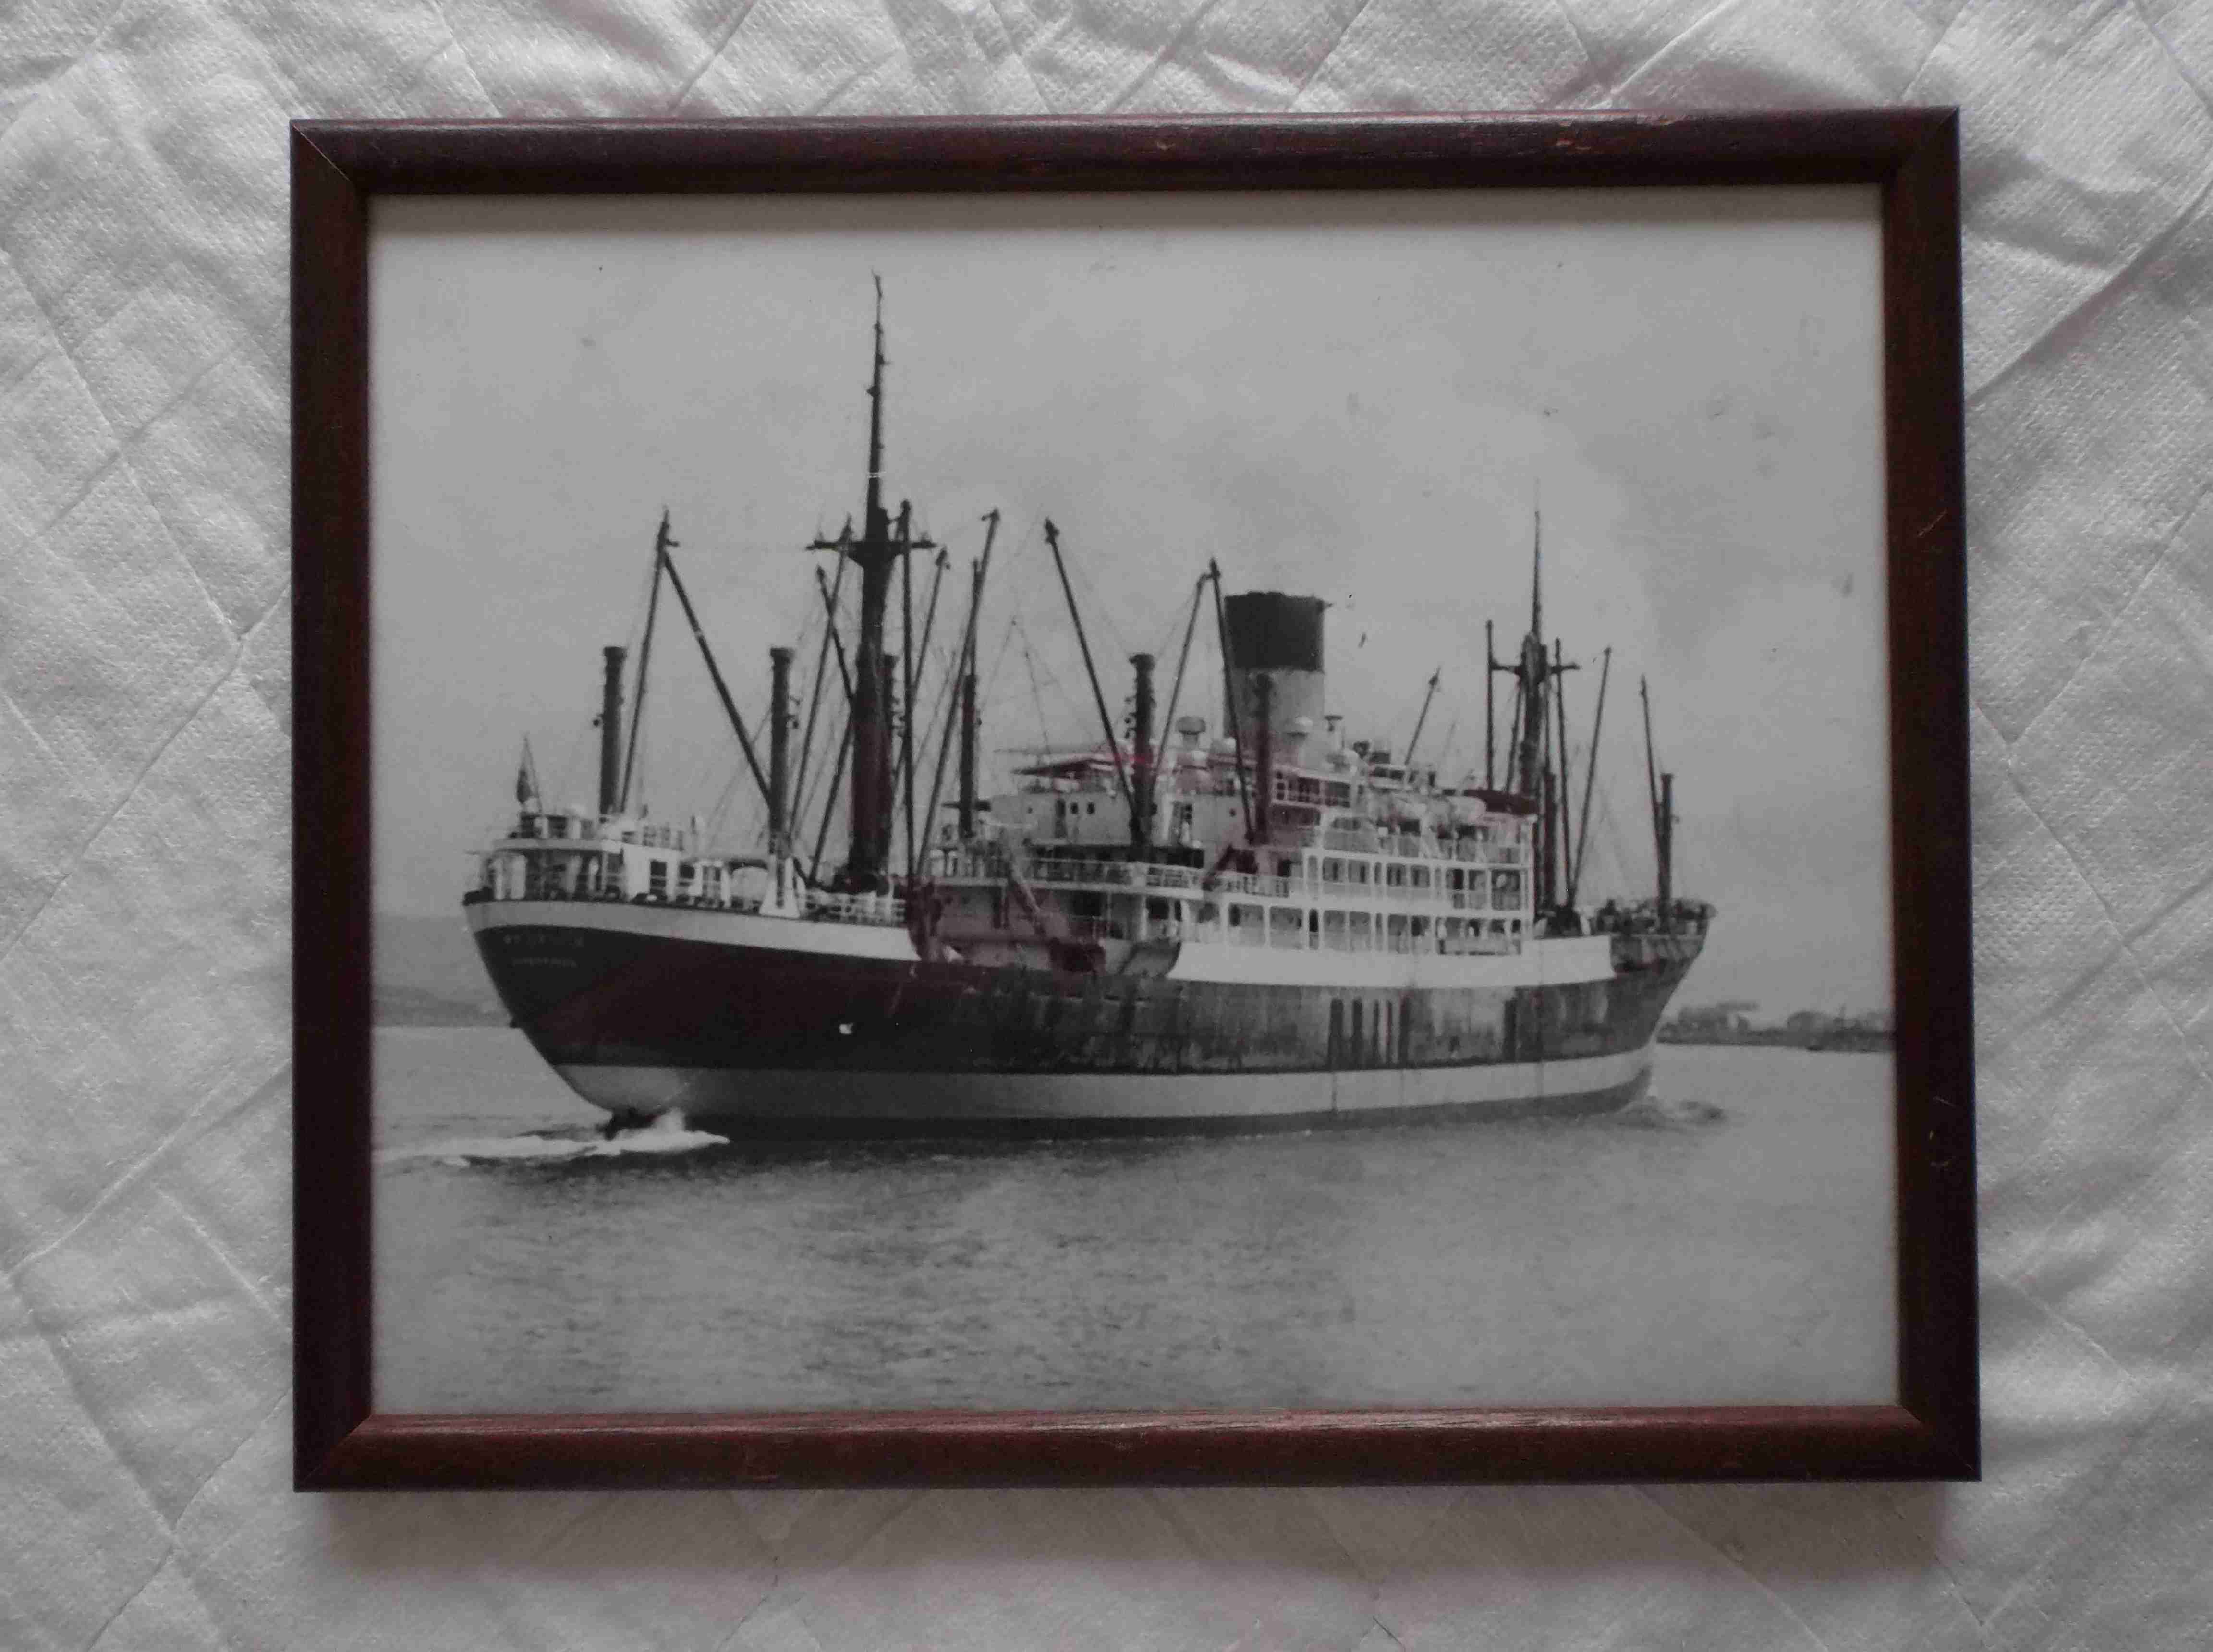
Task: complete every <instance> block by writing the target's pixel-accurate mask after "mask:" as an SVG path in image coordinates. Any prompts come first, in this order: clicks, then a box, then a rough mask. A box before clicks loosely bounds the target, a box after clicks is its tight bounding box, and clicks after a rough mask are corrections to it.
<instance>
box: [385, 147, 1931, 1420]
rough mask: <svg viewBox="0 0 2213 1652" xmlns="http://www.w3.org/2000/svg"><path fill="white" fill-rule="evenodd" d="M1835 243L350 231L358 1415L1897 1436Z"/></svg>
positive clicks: (1678, 198)
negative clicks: (360, 239) (370, 1389)
mask: <svg viewBox="0 0 2213 1652" xmlns="http://www.w3.org/2000/svg"><path fill="white" fill-rule="evenodd" d="M1876 214H1877V203H1876V199H1875V192H1874V191H1873V190H1871V189H1857V188H1838V189H1834V190H1831V189H1819V188H1790V189H1773V190H1766V189H1758V190H1756V189H1741V190H1722V189H1711V188H1708V189H1699V190H1695V191H1690V190H1686V191H1672V190H1635V191H1616V190H1591V191H1577V192H1437V191H1422V192H1405V193H1399V192H1379V193H1375V194H1364V193H1363V194H1272V195H1258V194H1256V195H1249V196H1248V195H1194V196H1161V195H1125V196H1084V197H1025V198H974V197H969V198H960V199H957V200H956V199H925V198H839V199H836V200H801V199H794V198H726V199H713V200H682V199H666V198H624V199H613V198H608V199H568V200H547V199H484V198H454V199H431V198H420V199H418V198H380V199H379V200H377V201H376V203H375V208H374V217H373V224H374V229H373V236H372V243H371V255H370V316H371V327H370V362H371V371H370V382H371V386H372V398H371V399H372V413H371V430H372V443H371V459H370V473H371V487H372V508H371V521H372V554H371V581H370V583H371V611H372V619H373V624H372V631H371V639H370V641H371V651H372V676H373V696H374V715H373V728H372V745H373V763H374V767H373V805H372V808H373V832H374V893H375V913H376V916H375V924H374V936H373V941H374V970H375V1006H376V1016H377V1027H376V1030H375V1058H374V1063H375V1066H374V1072H375V1076H374V1087H373V1088H374V1105H375V1136H376V1158H375V1172H374V1201H373V1208H374V1213H375V1264H374V1274H375V1314H374V1319H375V1374H374V1387H375V1406H376V1409H377V1410H378V1411H383V1412H424V1411H642V1410H716V1411H725V1410H744V1409H756V1408H774V1409H801V1410H840V1409H851V1408H881V1407H926V1408H956V1409H978V1408H985V1409H1014V1408H1044V1409H1086V1410H1091V1409H1102V1408H1103V1409H1120V1408H1137V1409H1150V1408H1182V1407H1189V1406H1200V1407H1225V1408H1250V1407H1274V1406H1332V1405H1425V1404H1435V1405H1576V1406H1582V1405H1622V1404H1625V1405H1693V1404H1717V1405H1736V1404H1762V1403H1773V1404H1820V1403H1848V1402H1881V1401H1887V1400H1890V1399H1893V1398H1894V1397H1895V1394H1896V1392H1897V1370H1896V1368H1897V1294H1896V1287H1895V1283H1894V1279H1895V1271H1896V1256H1897V1249H1896V1237H1895V1234H1896V1227H1895V1214H1896V1213H1895V1203H1894V1195H1893V1167H1894V1155H1895V1145H1896V1144H1895V1143H1894V1140H1893V1102H1894V1083H1893V1062H1892V1057H1891V1043H1892V1013H1893V996H1892V978H1891V958H1892V934H1891V925H1890V916H1889V915H1890V901H1891V886H1890V858H1889V849H1888V830H1889V820H1890V810H1891V804H1892V800H1891V796H1890V788H1889V781H1888V766H1887V761H1888V759H1887V741H1886V733H1885V730H1886V724H1887V704H1888V692H1889V691H1888V683H1887V670H1886V650H1885V645H1884V632H1885V625H1886V623H1887V605H1886V598H1885V589H1884V515H1883V509H1884V488H1883V480H1884V479H1883V452H1882V403H1881V338H1882V333H1881V280H1880V274H1881V243H1880V234H1879V229H1878V222H1877V216H1876Z"/></svg>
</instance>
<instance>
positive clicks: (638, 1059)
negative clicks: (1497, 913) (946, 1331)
mask: <svg viewBox="0 0 2213 1652" xmlns="http://www.w3.org/2000/svg"><path fill="white" fill-rule="evenodd" d="M469 918H470V923H471V926H472V929H474V930H475V931H476V934H477V941H478V945H479V949H480V950H481V952H482V954H483V956H484V959H485V965H486V966H487V968H488V969H489V971H490V972H491V977H492V979H493V981H494V983H495V984H497V987H498V990H499V991H500V994H501V997H502V998H503V1000H504V1001H505V1003H506V1004H507V1007H508V1009H509V1012H510V1014H511V1015H513V1016H514V1019H515V1025H516V1026H517V1027H520V1028H521V1030H522V1031H523V1032H524V1033H526V1035H527V1036H528V1037H529V1039H530V1040H531V1042H532V1043H533V1045H535V1046H536V1048H537V1049H538V1051H539V1052H540V1055H541V1056H543V1057H544V1058H545V1059H546V1061H547V1062H548V1064H551V1065H552V1067H553V1069H554V1070H555V1071H557V1072H558V1074H559V1075H560V1076H561V1077H562V1078H563V1079H564V1080H565V1081H566V1082H568V1083H569V1085H570V1087H571V1088H574V1089H575V1090H576V1093H577V1094H580V1095H581V1096H582V1097H583V1098H584V1099H585V1100H588V1101H589V1102H591V1103H592V1104H593V1105H594V1106H598V1107H600V1108H602V1109H604V1110H605V1111H607V1112H608V1113H611V1114H613V1115H615V1116H617V1117H618V1118H625V1117H643V1116H649V1115H654V1114H658V1113H665V1112H668V1111H669V1110H672V1109H674V1110H679V1111H681V1112H682V1113H684V1114H685V1115H686V1117H687V1118H688V1119H692V1120H693V1121H694V1122H697V1123H700V1124H703V1125H710V1127H712V1128H715V1129H716V1130H719V1131H725V1132H726V1133H731V1134H735V1135H741V1136H746V1137H855V1136H950V1135H1073V1134H1154V1133H1165V1132H1229V1131H1238V1132H1242V1131H1265V1130H1284V1129H1294V1130H1295V1129H1311V1128H1318V1127H1329V1126H1338V1125H1369V1124H1384V1123H1391V1122H1405V1121H1417V1120H1446V1119H1477V1118H1486V1117H1488V1118H1507V1117H1516V1116H1526V1115H1529V1114H1534V1113H1554V1114H1573V1113H1594V1112H1601V1111H1606V1110H1608V1109H1611V1108H1616V1107H1619V1106H1625V1105H1626V1104H1627V1103H1628V1102H1630V1101H1631V1100H1634V1099H1635V1098H1636V1097H1637V1095H1638V1094H1641V1093H1642V1092H1643V1089H1644V1088H1645V1086H1646V1084H1647V1083H1648V1082H1649V1077H1650V1072H1651V1062H1652V1043H1653V1033H1654V1031H1655V1028H1656V1027H1657V1025H1658V1022H1659V1019H1660V1015H1661V1012H1662V1010H1663V1009H1665V1007H1666V1004H1667V998H1668V997H1669V995H1670V994H1672V992H1673V990H1674V987H1675V985H1676V984H1677V983H1678V982H1679V981H1680V979H1681V977H1682V975H1683V973H1684V972H1685V971H1686V970H1687V969H1688V967H1689V966H1690V961H1691V960H1692V958H1693V957H1695V955H1696V951H1697V944H1696V942H1684V943H1680V944H1676V945H1673V946H1663V947H1660V948H1657V950H1656V951H1655V949H1654V948H1651V947H1649V946H1647V947H1645V948H1643V949H1642V950H1641V951H1639V952H1638V953H1637V955H1636V956H1634V957H1632V958H1630V959H1628V960H1626V961H1625V962H1609V949H1608V948H1607V946H1606V943H1604V942H1589V941H1584V942H1572V943H1569V944H1568V945H1567V946H1565V947H1561V948H1555V949H1554V952H1553V953H1552V954H1551V957H1552V966H1551V967H1552V970H1553V971H1554V972H1556V973H1558V974H1563V975H1570V976H1575V977H1577V978H1570V979H1549V980H1548V979H1543V978H1537V979H1532V978H1530V977H1531V976H1532V975H1535V976H1539V977H1541V976H1543V975H1544V974H1545V960H1544V956H1542V955H1539V956H1538V957H1535V958H1533V959H1470V960H1420V961H1419V962H1417V960H1412V959H1410V958H1403V957H1397V956H1393V955H1389V954H1384V955H1381V956H1378V955H1375V954H1369V955H1366V956H1364V957H1357V958H1353V957H1344V958H1333V957H1332V956H1330V955H1326V954H1302V953H1293V954H1275V953H1271V952H1269V951H1267V950H1265V949H1263V950H1259V951H1257V952H1253V953H1251V954H1242V955H1241V954H1235V953H1234V952H1230V951H1229V949H1225V948H1176V947H1174V946H1169V947H1166V948H1157V949H1149V950H1143V951H1141V952H1139V953H1137V954H1132V955H1131V957H1130V958H1129V959H1128V960H1126V962H1125V966H1124V967H1123V968H1122V969H1120V970H1119V972H1075V971H1063V970H1055V969H1049V968H1023V967H1014V966H988V967H987V966H978V965H971V964H966V963H962V962H960V961H958V960H925V959H924V958H922V957H920V956H918V954H916V952H915V949H914V947H913V945H912V943H911V942H910V941H909V939H908V937H907V936H906V935H905V933H904V932H903V931H900V930H890V929H884V928H881V927H864V926H857V925H839V924H814V923H804V922H800V921H796V920H791V919H777V918H768V917H759V916H752V915H738V914H731V913H728V912H713V911H686V910H681V909H664V908H640V907H636V906H631V905H623V904H620V903H612V904H601V903H591V902H573V903H571V902H558V901H555V902H503V903H485V904H480V905H474V906H472V907H471V908H470V909H469ZM1225 954H1228V955H1225ZM1593 960H1596V961H1595V962H1594V961H1593ZM1569 962H1572V963H1573V967H1571V968H1570V967H1568V966H1567V964H1568V963H1569Z"/></svg>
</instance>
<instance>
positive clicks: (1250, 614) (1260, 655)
mask: <svg viewBox="0 0 2213 1652" xmlns="http://www.w3.org/2000/svg"><path fill="white" fill-rule="evenodd" d="M1328 606H1329V605H1328V604H1327V603H1326V602H1324V601H1323V600H1321V599H1320V597H1317V596H1289V595H1286V594H1284V593H1283V592H1281V591H1243V592H1240V593H1239V594H1237V595H1235V596H1233V597H1227V598H1224V599H1223V600H1222V625H1223V630H1224V631H1225V632H1226V633H1227V635H1228V650H1229V661H1228V667H1229V696H1230V703H1229V708H1228V710H1229V715H1228V718H1227V719H1226V721H1227V722H1228V726H1229V727H1230V728H1235V729H1237V730H1239V731H1241V733H1242V734H1243V735H1244V737H1245V739H1246V740H1247V741H1252V740H1253V738H1254V737H1255V735H1256V734H1257V732H1258V729H1259V723H1258V722H1257V721H1256V713H1257V711H1258V710H1259V693H1258V692H1256V691H1257V682H1256V680H1257V679H1258V678H1259V675H1260V674H1262V673H1264V672H1265V673H1266V674H1268V675H1269V676H1270V677H1271V678H1272V679H1273V689H1272V692H1271V693H1270V695H1269V696H1268V698H1269V702H1270V704H1269V711H1268V731H1269V733H1270V734H1271V735H1272V736H1274V738H1275V739H1276V740H1277V741H1284V742H1291V741H1296V739H1297V738H1298V735H1300V733H1302V732H1305V731H1302V730H1299V729H1297V728H1295V724H1298V723H1301V722H1303V723H1305V725H1306V729H1307V730H1311V729H1313V728H1314V726H1315V725H1316V724H1318V723H1319V722H1320V721H1321V719H1322V684H1323V674H1322V646H1321V616H1322V610H1323V609H1325V608H1326V607H1328ZM1294 749H1295V747H1294Z"/></svg>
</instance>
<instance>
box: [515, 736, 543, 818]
mask: <svg viewBox="0 0 2213 1652" xmlns="http://www.w3.org/2000/svg"><path fill="white" fill-rule="evenodd" d="M535 796H538V765H536V764H535V763H533V762H532V761H531V760H530V736H529V735H524V736H523V737H522V762H521V765H519V766H518V767H517V768H516V769H515V802H517V803H520V804H524V805H527V804H528V803H529V802H530V800H531V799H532V798H533V797H535Z"/></svg>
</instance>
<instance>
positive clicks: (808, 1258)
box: [374, 1027, 1896, 1411]
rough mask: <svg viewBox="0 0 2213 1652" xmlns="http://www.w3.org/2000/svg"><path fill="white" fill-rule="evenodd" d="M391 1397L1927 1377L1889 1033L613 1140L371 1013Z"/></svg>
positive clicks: (1776, 1397) (1111, 1399)
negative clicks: (1903, 1243) (1503, 1094)
mask: <svg viewBox="0 0 2213 1652" xmlns="http://www.w3.org/2000/svg"><path fill="white" fill-rule="evenodd" d="M375 1059H376V1159H375V1244H376V1260H375V1316H374V1317H375V1347H376V1358H375V1379H374V1381H375V1405H376V1407H377V1409H378V1410H380V1411H614V1410H622V1411H635V1410H696V1409H708V1410H739V1409H750V1408H758V1407H769V1408H801V1409H808V1410H814V1409H833V1408H846V1407H879V1406H892V1407H905V1406H931V1407H935V1406H953V1407H989V1408H1000V1407H1016V1408H1027V1407H1049V1408H1094V1407H1107V1408H1115V1407H1132V1406H1134V1407H1147V1408H1149V1407H1163V1406H1189V1405H1198V1406H1231V1407H1237V1406H1274V1405H1366V1404H1389V1405H1420V1404H1424V1403H1436V1404H1441V1405H1467V1404H1497V1405H1548V1404H1561V1405H1603V1404H1614V1403H1619V1404H1635V1405H1683V1404H1698V1403H1707V1402H1711V1403H1716V1404H1757V1403H1764V1402H1774V1403H1790V1404H1816V1403H1831V1402H1862V1401H1883V1400H1887V1399H1892V1398H1893V1396H1894V1394H1895V1392H1896V1388H1895V1366H1896V1334H1895V1329H1894V1315H1895V1302H1896V1295H1895V1287H1894V1283H1893V1271H1894V1267H1895V1255H1896V1250H1895V1244H1894V1221H1893V1213H1894V1208H1895V1207H1894V1204H1893V1192H1892V1174H1891V1166H1892V1162H1893V1141H1892V1135H1893V1132H1892V1123H1891V1114H1890V1107H1891V1099H1892V1063H1891V1058H1890V1057H1889V1056H1887V1055H1886V1054H1867V1053H1856V1054H1854V1053H1841V1052H1838V1053H1811V1052H1800V1051H1793V1050H1783V1049H1772V1048H1729V1047H1722V1048H1715V1047H1680V1046H1676V1047H1667V1046H1663V1047H1662V1048H1661V1049H1660V1050H1659V1051H1658V1052H1657V1065H1656V1067H1655V1075H1654V1082H1653V1087H1652V1094H1651V1095H1650V1096H1649V1098H1648V1099H1647V1100H1645V1101H1643V1102H1641V1103H1638V1104H1637V1105H1636V1106H1632V1107H1631V1108H1629V1109H1627V1110H1625V1111H1624V1112H1621V1113H1614V1114H1611V1115H1604V1116H1600V1117H1595V1118H1587V1119H1561V1120H1521V1121H1515V1122H1508V1123H1496V1124H1455V1125H1417V1126H1406V1125H1399V1126H1389V1125H1386V1126H1381V1127H1375V1128H1368V1129H1360V1130H1347V1131H1311V1132H1305V1133H1301V1134H1297V1135H1287V1136H1264V1137H1195V1138H1192V1137H1165V1138H1160V1139H1138V1140H1111V1141H1068V1142H1023V1143H976V1142H960V1143H897V1144H890V1143H887V1144H881V1145H876V1144H854V1143H838V1144H823V1145H804V1146H802V1145H778V1146H773V1147H771V1146H763V1145H759V1144H750V1143H746V1142H744V1141H742V1140H731V1139H727V1137H728V1136H729V1134H730V1132H729V1131H722V1132H719V1133H718V1132H717V1131H716V1130H714V1129H713V1128H712V1127H711V1126H710V1127H709V1128H704V1129H698V1128H693V1127H692V1125H689V1124H688V1123H687V1122H686V1121H685V1120H683V1119H679V1118H675V1117H673V1116H672V1117H669V1118H665V1119H661V1120H658V1121H656V1122H655V1124H654V1125H652V1126H650V1127H649V1128H647V1129H644V1130H640V1131H629V1132H625V1133H624V1134H622V1135H620V1136H619V1137H615V1138H614V1139H613V1140H607V1139H603V1138H602V1137H601V1135H600V1131H599V1128H598V1125H599V1123H600V1114H599V1113H597V1112H595V1111H594V1109H592V1108H590V1107H588V1106H585V1105H584V1104H583V1103H582V1101H580V1100H577V1099H576V1097H575V1096H574V1095H573V1094H570V1091H569V1090H568V1089H567V1088H566V1087H564V1085H563V1084H562V1083H561V1082H560V1081H559V1080H558V1078H556V1077H555V1076H553V1074H552V1072H551V1071H550V1070H548V1069H547V1068H546V1066H545V1065H544V1064H542V1063H541V1062H540V1061H539V1059H538V1058H537V1057H536V1055H535V1054H534V1053H533V1052H532V1051H531V1050H530V1048H529V1046H528V1045H527V1044H526V1043H525V1042H524V1041H523V1039H522V1038H521V1036H520V1035H519V1034H517V1033H513V1032H510V1031H506V1030H503V1029H483V1028H450V1027H381V1028H379V1029H378V1031H377V1033H376V1042H375Z"/></svg>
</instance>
